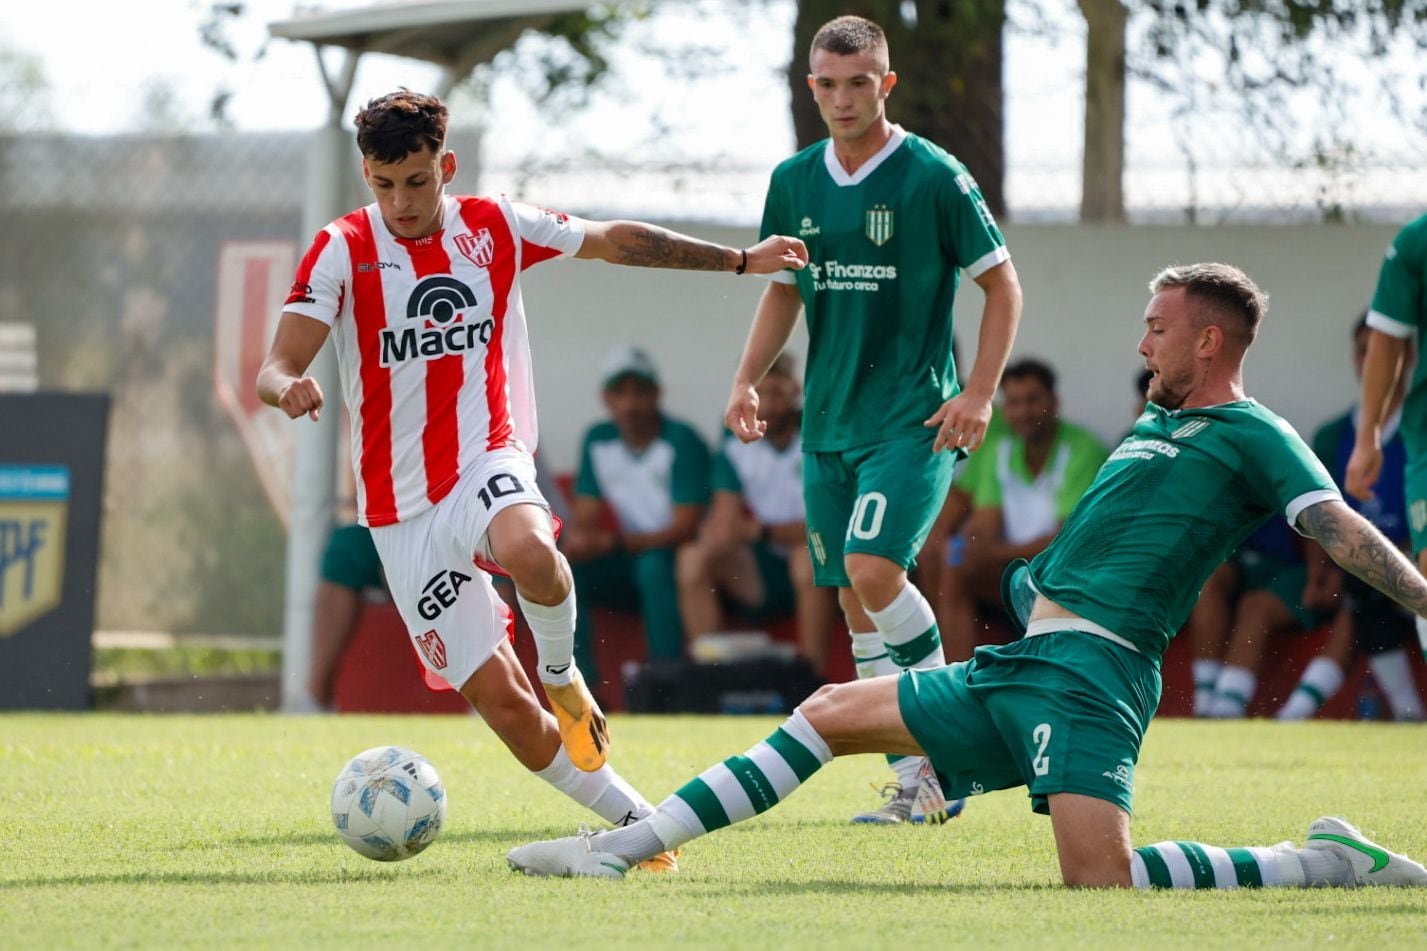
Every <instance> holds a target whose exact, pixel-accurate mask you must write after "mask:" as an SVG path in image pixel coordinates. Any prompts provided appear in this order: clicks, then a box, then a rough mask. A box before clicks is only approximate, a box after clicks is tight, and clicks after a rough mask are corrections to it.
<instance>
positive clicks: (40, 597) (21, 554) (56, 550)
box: [0, 465, 69, 637]
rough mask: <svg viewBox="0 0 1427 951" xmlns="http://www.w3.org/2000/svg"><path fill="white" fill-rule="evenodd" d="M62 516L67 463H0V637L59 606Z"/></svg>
mask: <svg viewBox="0 0 1427 951" xmlns="http://www.w3.org/2000/svg"><path fill="white" fill-rule="evenodd" d="M68 515H69V469H68V468H66V467H64V466H7V465H0V637H7V636H9V635H11V634H14V633H15V632H16V631H18V630H20V629H21V628H22V627H25V626H26V625H27V624H30V623H31V622H33V621H35V620H37V619H39V618H40V617H42V616H43V615H44V614H46V613H48V612H50V611H53V610H54V609H55V608H57V607H59V605H60V601H61V599H62V597H63V595H64V549H65V531H66V526H67V521H68Z"/></svg>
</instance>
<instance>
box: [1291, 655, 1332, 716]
mask: <svg viewBox="0 0 1427 951" xmlns="http://www.w3.org/2000/svg"><path fill="white" fill-rule="evenodd" d="M1341 686H1343V668H1341V667H1339V666H1338V662H1337V661H1335V660H1333V659H1331V658H1328V657H1315V658H1313V660H1311V661H1309V663H1308V667H1307V668H1306V669H1305V670H1304V671H1303V676H1302V677H1301V678H1299V680H1298V686H1297V687H1295V688H1293V693H1291V694H1289V697H1288V702H1287V703H1285V704H1284V705H1283V709H1282V710H1279V711H1278V719H1280V720H1306V719H1308V718H1309V717H1311V716H1312V715H1313V714H1315V713H1317V712H1318V710H1319V708H1320V707H1322V706H1323V704H1325V703H1327V702H1328V699H1329V698H1330V697H1332V696H1333V694H1335V693H1337V692H1338V688H1339V687H1341Z"/></svg>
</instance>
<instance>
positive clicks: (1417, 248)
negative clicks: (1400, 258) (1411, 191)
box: [1390, 215, 1427, 262]
mask: <svg viewBox="0 0 1427 951" xmlns="http://www.w3.org/2000/svg"><path fill="white" fill-rule="evenodd" d="M1390 250H1391V251H1395V252H1396V253H1398V254H1402V255H1407V256H1409V257H1411V258H1412V259H1414V260H1417V261H1419V262H1427V215H1420V216H1419V217H1417V218H1414V219H1413V220H1411V221H1409V222H1408V223H1407V224H1405V225H1403V226H1402V230H1401V231H1399V232H1398V233H1397V236H1396V237H1394V238H1393V239H1392V245H1391V249H1390Z"/></svg>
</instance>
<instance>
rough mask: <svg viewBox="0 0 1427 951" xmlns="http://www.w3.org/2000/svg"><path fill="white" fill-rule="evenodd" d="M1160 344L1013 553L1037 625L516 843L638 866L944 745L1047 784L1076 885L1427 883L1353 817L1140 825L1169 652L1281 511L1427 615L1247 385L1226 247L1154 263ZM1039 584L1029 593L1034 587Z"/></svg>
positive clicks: (948, 770) (1015, 777) (557, 867)
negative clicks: (1187, 259)
mask: <svg viewBox="0 0 1427 951" xmlns="http://www.w3.org/2000/svg"><path fill="white" fill-rule="evenodd" d="M1150 289H1151V290H1152V291H1153V293H1154V296H1153V297H1152V298H1151V299H1150V302H1149V306H1148V307H1147V308H1146V310H1145V318H1144V319H1145V333H1144V336H1143V337H1142V338H1141V340H1140V346H1139V352H1140V355H1141V356H1143V357H1144V360H1145V365H1146V366H1147V367H1148V369H1149V370H1150V371H1151V372H1152V373H1153V374H1154V375H1153V377H1152V378H1151V381H1150V388H1149V399H1150V402H1149V404H1148V405H1147V406H1146V407H1145V412H1144V414H1143V415H1141V416H1140V418H1139V419H1138V420H1136V422H1135V426H1134V429H1133V430H1132V431H1131V433H1130V435H1129V436H1127V437H1126V438H1125V440H1124V442H1122V443H1121V444H1120V446H1119V448H1117V449H1116V450H1115V451H1114V452H1113V453H1112V454H1111V455H1110V458H1109V459H1108V460H1107V461H1106V463H1105V465H1104V466H1103V467H1101V469H1100V473H1099V474H1098V475H1097V476H1096V478H1095V482H1094V483H1093V484H1092V485H1091V486H1090V488H1089V489H1088V490H1087V491H1086V493H1085V495H1084V496H1083V497H1082V498H1081V500H1080V502H1079V503H1078V504H1077V505H1076V506H1075V508H1074V510H1072V511H1071V513H1070V515H1069V516H1068V517H1067V518H1066V520H1065V522H1064V524H1063V525H1062V527H1061V530H1060V533H1059V534H1058V535H1056V537H1055V539H1054V540H1053V541H1052V542H1051V543H1050V546H1049V547H1047V548H1046V550H1045V551H1043V552H1042V553H1041V554H1040V555H1038V556H1036V558H1035V560H1034V561H1032V562H1031V563H1030V565H1029V566H1026V565H1025V564H1024V563H1019V564H1017V563H1013V564H1012V565H1011V567H1010V568H1009V569H1008V572H1007V573H1008V581H1009V583H1008V584H1005V585H1003V587H1005V588H1007V589H1008V592H1007V593H1008V597H1007V603H1008V605H1016V606H1019V605H1027V606H1028V609H1027V610H1025V611H1024V613H1022V611H1021V610H1020V609H1019V607H1015V608H1013V611H1015V614H1016V619H1017V621H1018V622H1020V623H1024V624H1025V625H1026V636H1025V637H1024V638H1022V639H1021V640H1019V641H1015V642H1013V643H1011V644H1008V645H1005V646H1002V647H982V648H979V649H978V650H977V651H976V654H975V656H973V657H972V659H971V660H969V661H963V662H961V663H956V664H952V665H951V666H949V667H941V668H937V669H932V670H909V671H907V672H905V673H903V674H900V675H898V676H891V677H877V678H874V679H872V680H862V681H858V682H856V683H850V684H838V685H836V686H828V687H824V688H822V689H821V690H819V691H818V692H817V693H816V694H814V695H813V696H812V697H810V698H809V699H808V700H807V701H805V702H804V703H803V704H802V705H801V706H799V707H798V709H797V710H795V711H794V712H793V715H792V716H791V717H790V718H789V719H788V720H787V721H786V722H785V723H784V725H783V726H782V727H780V728H779V729H778V730H776V731H774V733H773V734H772V735H771V736H769V737H768V738H767V740H765V741H764V742H762V743H759V744H758V745H757V746H754V747H753V748H752V749H750V750H748V751H747V752H746V753H744V754H743V755H741V756H734V757H730V758H729V759H726V760H724V761H723V762H722V763H719V764H717V765H715V766H713V767H712V768H710V769H708V770H705V771H704V772H703V773H702V774H700V775H699V776H698V777H697V778H695V779H693V780H691V781H690V782H688V783H686V784H685V785H684V786H682V787H680V788H679V789H678V790H677V791H676V792H675V793H674V794H673V795H671V796H669V797H668V798H667V799H665V800H664V801H663V802H662V803H660V804H659V807H658V809H657V810H656V811H655V813H654V815H653V816H650V817H648V818H645V819H641V820H640V821H638V822H635V823H633V824H631V825H629V826H626V827H625V828H622V829H616V830H613V831H610V832H598V833H593V834H590V833H586V834H584V835H581V836H574V837H571V838H567V839H557V840H555V841H552V842H538V843H535V844H533V845H527V846H522V847H520V848H517V849H515V850H513V851H512V852H511V853H510V855H509V861H510V863H511V866H512V867H513V868H516V869H520V870H523V871H526V872H528V873H530V874H536V875H582V876H606V877H619V876H622V875H623V874H624V870H625V869H627V868H629V867H630V866H631V865H633V864H634V863H636V862H639V861H641V860H642V859H644V858H646V857H648V856H650V855H655V854H657V853H660V852H663V851H665V850H668V849H674V848H677V847H679V846H680V845H682V844H683V843H685V842H687V841H689V840H690V839H693V838H695V837H696V836H699V835H702V834H704V833H706V832H712V831H714V830H715V829H719V828H722V827H723V826H726V825H728V824H730V823H732V822H738V821H740V820H743V819H748V818H750V817H752V816H754V815H756V814H758V813H761V812H763V811H765V810H767V809H769V808H770V807H772V806H774V805H777V804H778V803H779V802H781V801H782V800H784V799H786V798H787V797H788V796H789V795H790V794H791V793H792V792H793V791H794V790H795V789H796V788H797V787H798V786H799V785H800V784H801V783H802V782H804V781H806V780H807V779H808V777H810V776H811V775H812V774H813V773H814V772H816V771H817V770H818V769H819V768H820V767H821V766H823V765H824V764H826V763H827V762H829V761H830V760H831V759H832V758H833V757H834V756H841V755H844V754H849V753H901V754H904V755H926V756H928V757H930V759H931V762H932V765H933V766H934V767H935V769H936V771H937V773H938V775H939V776H940V777H941V783H942V787H943V789H945V790H946V792H947V794H948V795H951V796H964V795H968V794H973V793H981V792H990V791H992V790H996V789H1010V788H1014V787H1017V786H1025V787H1027V790H1028V792H1029V793H1030V797H1031V806H1032V808H1033V809H1034V810H1035V811H1036V812H1040V813H1049V815H1050V819H1051V828H1052V830H1053V831H1054V833H1055V842H1056V848H1057V850H1058V852H1059V855H1060V870H1061V877H1062V879H1063V880H1064V881H1065V883H1066V884H1067V885H1077V886H1102V887H1106V886H1119V887H1128V886H1131V885H1133V886H1135V887H1139V888H1153V887H1159V888H1237V887H1244V886H1250V887H1257V886H1312V885H1339V886H1346V887H1351V886H1355V885H1417V886H1421V885H1427V869H1424V868H1423V867H1422V866H1421V865H1418V864H1417V863H1416V862H1414V861H1412V860H1411V859H1408V858H1406V857H1404V856H1401V855H1396V854H1394V853H1392V852H1388V851H1387V850H1386V849H1383V848H1382V847H1381V846H1379V845H1377V844H1376V843H1374V842H1372V841H1370V840H1368V839H1367V838H1366V837H1365V836H1364V835H1363V834H1362V833H1361V832H1359V831H1358V830H1357V829H1356V828H1354V827H1353V826H1352V825H1350V824H1348V823H1347V822H1345V821H1344V820H1342V819H1337V818H1331V817H1325V818H1322V819H1318V820H1316V821H1314V822H1313V823H1312V824H1311V825H1310V826H1309V827H1308V836H1307V841H1306V842H1305V844H1304V846H1303V847H1302V848H1299V847H1296V846H1294V845H1293V844H1292V843H1290V842H1282V843H1280V844H1278V845H1275V846H1270V847H1257V848H1230V849H1224V848H1218V847H1215V846H1209V845H1201V844H1200V843H1197V842H1161V843H1158V844H1155V845H1150V846H1145V847H1143V848H1139V849H1134V848H1132V847H1131V845H1130V807H1131V801H1132V796H1133V791H1134V782H1135V764H1136V762H1137V761H1138V759H1139V751H1140V743H1141V741H1142V740H1143V738H1144V733H1145V729H1146V727H1148V725H1149V721H1150V718H1151V717H1152V716H1153V714H1154V711H1155V708H1156V707H1157V706H1158V704H1159V695H1160V674H1159V665H1160V658H1161V657H1162V656H1163V654H1164V651H1165V648H1166V647H1167V646H1168V644H1169V639H1170V638H1171V637H1173V636H1174V633H1175V632H1176V631H1177V630H1178V629H1179V627H1180V625H1182V624H1183V623H1184V621H1185V619H1186V618H1187V617H1188V615H1189V610H1190V608H1191V606H1192V605H1193V603H1194V600H1195V597H1196V595H1197V593H1198V591H1199V589H1200V588H1201V587H1202V586H1203V584H1204V581H1205V579H1207V578H1208V577H1209V575H1210V573H1211V572H1212V571H1213V570H1214V569H1215V568H1216V567H1217V566H1218V565H1219V564H1220V563H1221V562H1222V561H1223V560H1224V558H1225V557H1226V556H1227V555H1228V554H1229V552H1231V551H1233V550H1234V548H1235V547H1237V546H1238V544H1239V542H1241V541H1242V540H1243V539H1244V538H1245V537H1246V536H1247V535H1248V534H1249V533H1250V532H1252V531H1253V530H1254V529H1256V528H1257V527H1258V526H1259V525H1260V524H1262V523H1263V522H1264V521H1265V520H1266V519H1268V518H1271V517H1275V516H1279V517H1283V518H1285V519H1287V521H1288V523H1289V524H1290V525H1292V526H1293V527H1294V528H1296V529H1297V530H1298V531H1300V532H1302V533H1303V534H1305V535H1308V536H1310V537H1312V538H1315V539H1317V541H1318V543H1319V544H1320V545H1322V546H1323V548H1324V550H1325V551H1327V552H1328V554H1329V555H1330V556H1331V557H1332V558H1333V559H1334V560H1335V561H1336V562H1337V563H1338V564H1339V565H1341V566H1342V567H1344V568H1345V569H1347V570H1348V571H1350V572H1352V573H1353V574H1354V575H1356V576H1357V577H1359V578H1361V579H1362V580H1363V581H1365V582H1367V583H1368V584H1370V585H1372V586H1373V587H1375V588H1377V589H1378V590H1380V591H1382V592H1384V593H1385V594H1387V595H1389V596H1391V597H1392V598H1393V599H1394V600H1396V601H1398V602H1399V603H1401V604H1403V605H1404V606H1406V607H1408V608H1411V609H1412V610H1413V611H1414V612H1416V613H1417V614H1419V615H1427V579H1424V578H1423V577H1422V575H1421V574H1419V573H1418V572H1417V570H1416V569H1415V568H1414V567H1413V566H1412V564H1411V563H1410V562H1409V561H1408V560H1407V559H1406V558H1404V557H1403V556H1402V554H1401V553H1400V552H1399V551H1398V550H1397V549H1396V548H1395V547H1394V546H1393V544H1392V543H1391V542H1390V541H1388V539H1387V538H1385V537H1383V535H1382V534H1381V533H1379V532H1378V531H1377V529H1375V528H1374V527H1373V526H1372V525H1371V524H1370V523H1369V522H1368V521H1367V520H1366V519H1364V518H1363V517H1362V516H1361V515H1359V514H1357V513H1356V512H1354V511H1353V510H1352V509H1350V508H1349V507H1348V506H1347V505H1346V504H1345V503H1344V502H1343V499H1342V496H1340V495H1339V493H1338V491H1337V489H1336V488H1334V485H1333V480H1332V478H1331V476H1329V474H1328V472H1327V470H1325V469H1324V468H1323V466H1322V464H1321V463H1320V462H1318V460H1317V458H1316V457H1315V456H1314V455H1313V453H1312V451H1311V450H1310V449H1309V448H1308V446H1307V445H1305V444H1304V442H1303V440H1302V439H1301V438H1299V436H1298V434H1297V433H1296V432H1294V430H1293V427H1291V426H1289V425H1288V423H1286V422H1285V421H1284V420H1283V419H1282V418H1280V417H1279V416H1277V415H1275V414H1274V413H1272V412H1270V411H1269V410H1268V409H1266V408H1264V407H1263V406H1261V405H1260V404H1258V403H1257V402H1255V401H1254V400H1252V399H1249V398H1248V397H1247V395H1246V394H1245V392H1244V384H1243V361H1244V356H1245V354H1246V352H1247V351H1248V348H1249V345H1250V344H1251V343H1252V342H1253V338H1254V335H1255V333H1256V332H1257V330H1258V326H1259V322H1260V320H1261V318H1262V317H1263V315H1264V313H1265V312H1266V310H1267V299H1266V298H1265V297H1264V295H1263V294H1262V292H1260V291H1259V289H1258V287H1257V286H1255V284H1254V283H1253V282H1252V281H1251V280H1249V278H1248V276H1247V275H1245V274H1244V273H1243V272H1242V271H1240V270H1238V269H1237V268H1233V267H1230V266H1228V265H1225V264H1196V265H1192V266H1189V267H1174V268H1168V269H1166V270H1165V271H1163V272H1161V273H1160V274H1159V275H1158V276H1157V277H1156V278H1155V279H1154V281H1153V282H1152V283H1151V285H1150ZM1028 595H1029V596H1028Z"/></svg>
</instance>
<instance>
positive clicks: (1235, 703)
mask: <svg viewBox="0 0 1427 951" xmlns="http://www.w3.org/2000/svg"><path fill="white" fill-rule="evenodd" d="M1258 681H1259V679H1258V677H1257V676H1255V675H1254V672H1253V671H1252V670H1249V669H1248V668H1247V667H1240V666H1238V665H1237V664H1225V665H1224V669H1223V670H1221V671H1219V679H1218V680H1217V681H1215V683H1214V700H1213V702H1212V703H1210V704H1209V716H1211V717H1217V718H1220V719H1231V720H1232V719H1238V718H1240V717H1242V716H1243V715H1244V712H1245V711H1246V710H1247V709H1248V706H1249V701H1250V700H1252V699H1253V697H1254V687H1256V686H1257V685H1258Z"/></svg>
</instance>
